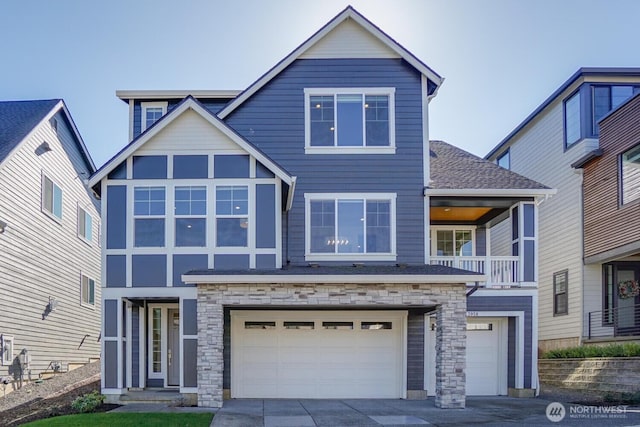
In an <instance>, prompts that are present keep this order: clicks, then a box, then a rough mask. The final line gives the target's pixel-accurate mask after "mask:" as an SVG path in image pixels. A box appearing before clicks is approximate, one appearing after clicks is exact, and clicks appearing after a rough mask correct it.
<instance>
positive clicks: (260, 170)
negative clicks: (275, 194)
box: [256, 162, 275, 178]
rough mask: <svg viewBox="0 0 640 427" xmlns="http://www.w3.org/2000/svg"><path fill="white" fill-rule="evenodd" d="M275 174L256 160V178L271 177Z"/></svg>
mask: <svg viewBox="0 0 640 427" xmlns="http://www.w3.org/2000/svg"><path fill="white" fill-rule="evenodd" d="M274 176H275V175H274V174H273V172H271V171H270V170H269V169H267V167H266V166H265V165H263V164H262V163H260V162H256V178H273V177H274Z"/></svg>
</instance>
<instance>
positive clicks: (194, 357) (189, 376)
mask: <svg viewBox="0 0 640 427" xmlns="http://www.w3.org/2000/svg"><path fill="white" fill-rule="evenodd" d="M182 345H183V346H182V350H183V352H182V354H183V356H184V358H183V361H182V366H183V369H184V372H183V381H184V386H185V387H197V386H198V370H197V369H196V367H197V365H198V340H196V339H185V340H182Z"/></svg>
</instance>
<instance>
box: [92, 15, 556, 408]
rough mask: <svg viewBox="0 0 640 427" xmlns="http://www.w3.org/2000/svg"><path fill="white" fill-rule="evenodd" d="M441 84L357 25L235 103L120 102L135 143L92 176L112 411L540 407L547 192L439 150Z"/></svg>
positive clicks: (307, 48)
mask: <svg viewBox="0 0 640 427" xmlns="http://www.w3.org/2000/svg"><path fill="white" fill-rule="evenodd" d="M442 80H443V79H442V77H440V76H439V75H438V74H437V73H436V72H435V71H433V70H432V69H431V68H430V67H428V66H427V65H425V64H424V63H423V62H422V61H420V60H419V59H418V58H416V57H415V56H414V55H413V54H411V53H410V52H408V51H407V50H406V49H404V48H403V47H402V46H400V45H399V44H398V43H397V42H396V41H394V40H393V39H392V38H390V37H389V36H388V35H386V34H385V33H384V32H382V31H381V30H380V29H379V28H378V27H376V26H375V25H373V24H372V23H371V22H369V21H368V20H367V19H366V18H364V17H363V16H362V15H360V14H359V13H358V12H356V11H355V10H354V9H353V8H351V7H348V8H346V9H345V10H344V11H342V12H341V13H340V14H339V15H337V16H336V17H335V18H334V19H332V20H331V21H330V22H329V23H328V24H326V25H325V26H324V27H323V28H321V29H320V30H319V31H318V32H316V33H315V34H314V35H313V36H311V38H309V39H308V40H307V41H305V42H304V43H303V44H301V45H300V46H299V47H298V48H297V49H295V50H294V51H293V52H292V53H291V54H290V55H288V56H287V57H286V58H284V59H283V60H281V61H280V62H279V63H278V64H277V65H276V66H274V67H273V68H272V69H270V70H269V71H267V72H266V73H265V74H264V75H263V76H262V77H260V79H258V80H257V81H256V82H255V83H253V84H252V85H251V86H249V87H248V88H247V89H245V90H244V91H242V92H236V91H119V92H118V93H117V94H118V96H119V97H120V98H121V99H122V100H123V101H125V102H127V103H128V105H129V108H130V136H131V142H130V143H129V144H128V145H126V146H125V147H124V148H123V149H122V150H121V151H120V152H119V153H118V154H117V155H116V156H114V157H113V158H112V159H111V160H110V161H109V162H107V163H106V164H105V165H104V166H102V168H100V169H99V170H98V171H97V172H96V173H95V174H94V175H93V176H92V177H91V179H90V184H91V185H92V186H93V188H94V190H95V191H96V193H98V194H100V195H101V198H102V206H103V221H104V223H105V232H104V244H103V262H104V266H105V268H104V273H103V283H104V289H103V293H102V296H103V306H104V319H103V320H104V321H103V359H102V360H103V380H102V381H103V383H102V392H103V393H104V394H106V395H108V396H109V398H110V399H111V400H114V401H118V400H120V401H122V400H125V399H132V398H134V397H132V396H133V395H135V393H136V391H138V390H141V389H155V388H161V389H172V388H173V389H175V392H176V393H180V394H181V395H182V396H183V398H192V399H193V400H195V401H197V404H198V405H200V406H208V407H220V406H221V405H222V404H223V398H228V397H232V398H263V397H274V398H276V397H278V398H288V397H296V398H300V397H305V398H327V397H330V398H359V397H367V398H426V397H427V396H428V395H435V405H436V406H438V407H442V408H461V407H464V406H465V396H466V395H468V394H492V395H498V394H507V393H508V392H510V391H511V392H512V393H515V394H527V393H532V392H533V390H535V389H536V388H537V374H536V363H535V360H536V356H537V355H536V342H537V337H536V332H535V331H536V312H537V309H536V304H537V290H536V286H537V243H536V242H537V233H536V221H537V214H536V212H537V205H536V202H537V201H538V199H540V198H544V197H545V196H546V195H548V194H550V193H552V190H550V189H548V188H546V187H544V186H542V185H540V184H538V183H536V182H534V181H531V180H529V179H526V178H523V177H521V176H519V175H517V174H515V173H513V172H510V171H508V170H505V169H503V168H500V167H498V166H496V165H495V164H492V163H490V162H488V161H484V160H482V159H480V158H477V157H475V156H472V155H471V154H469V153H466V152H464V151H462V150H459V149H457V148H455V147H453V146H451V145H448V144H446V143H444V142H431V143H430V142H429V132H428V131H429V129H428V106H429V101H430V100H431V98H433V97H434V96H435V95H436V93H437V91H438V88H439V87H440V85H441V84H442ZM503 221H508V223H509V224H511V225H510V226H511V227H512V229H513V233H512V239H511V240H509V242H508V245H507V246H508V248H507V249H505V250H504V253H493V254H492V253H491V251H490V249H489V248H491V247H492V245H491V244H490V235H491V233H490V231H491V228H492V227H493V226H494V225H496V224H498V223H500V222H503ZM125 396H126V397H125Z"/></svg>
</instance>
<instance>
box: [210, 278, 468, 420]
mask: <svg viewBox="0 0 640 427" xmlns="http://www.w3.org/2000/svg"><path fill="white" fill-rule="evenodd" d="M262 305H264V306H267V307H268V306H273V307H287V306H291V307H300V306H305V307H308V308H309V309H314V308H319V307H336V308H347V307H348V308H352V309H362V310H365V309H370V308H381V307H385V306H388V307H389V308H400V307H407V309H408V308H411V307H416V306H422V307H424V306H436V323H437V332H436V352H437V355H436V406H437V407H440V408H464V407H465V363H466V362H465V360H466V310H467V300H466V286H465V285H464V284H463V283H460V284H429V283H425V284H230V285H224V284H199V285H198V405H199V406H205V407H217V408H219V407H222V390H223V379H222V374H223V365H224V362H223V321H224V315H223V312H224V310H223V307H224V306H238V307H241V306H253V307H255V306H262Z"/></svg>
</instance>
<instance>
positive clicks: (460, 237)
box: [431, 229, 474, 256]
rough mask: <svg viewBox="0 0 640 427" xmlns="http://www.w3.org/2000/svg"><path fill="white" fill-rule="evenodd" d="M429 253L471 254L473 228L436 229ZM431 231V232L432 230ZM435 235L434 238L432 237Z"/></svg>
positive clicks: (444, 254)
mask: <svg viewBox="0 0 640 427" xmlns="http://www.w3.org/2000/svg"><path fill="white" fill-rule="evenodd" d="M434 231H435V236H433V234H432V239H431V242H432V243H431V245H432V248H431V253H433V254H434V255H436V256H473V255H474V245H473V241H474V238H473V237H474V236H473V234H474V233H473V229H437V230H434ZM432 233H433V232H432ZM433 237H435V239H434V238H433Z"/></svg>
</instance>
